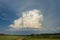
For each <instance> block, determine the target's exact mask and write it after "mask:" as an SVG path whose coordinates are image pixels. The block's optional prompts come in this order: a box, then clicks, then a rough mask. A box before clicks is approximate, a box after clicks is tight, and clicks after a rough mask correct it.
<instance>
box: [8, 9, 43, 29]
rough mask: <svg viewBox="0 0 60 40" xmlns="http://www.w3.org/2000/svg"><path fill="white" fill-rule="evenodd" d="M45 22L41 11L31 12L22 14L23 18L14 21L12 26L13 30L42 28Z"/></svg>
mask: <svg viewBox="0 0 60 40" xmlns="http://www.w3.org/2000/svg"><path fill="white" fill-rule="evenodd" d="M42 21H43V15H42V13H41V11H40V10H36V9H34V10H30V11H26V12H23V13H22V17H20V18H18V19H16V20H14V22H13V24H10V25H9V27H10V28H11V29H17V30H18V29H21V28H41V27H42V26H41V25H42V24H41V22H42Z"/></svg>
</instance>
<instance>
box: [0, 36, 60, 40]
mask: <svg viewBox="0 0 60 40" xmlns="http://www.w3.org/2000/svg"><path fill="white" fill-rule="evenodd" d="M0 40H60V39H56V38H40V37H39V38H37V37H32V36H0Z"/></svg>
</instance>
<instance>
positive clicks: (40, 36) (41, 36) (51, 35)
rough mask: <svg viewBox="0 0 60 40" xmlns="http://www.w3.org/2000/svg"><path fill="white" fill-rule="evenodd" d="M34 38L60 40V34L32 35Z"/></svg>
mask: <svg viewBox="0 0 60 40" xmlns="http://www.w3.org/2000/svg"><path fill="white" fill-rule="evenodd" d="M30 36H31V37H32V38H54V39H55V38H56V39H60V33H48V34H31V35H30Z"/></svg>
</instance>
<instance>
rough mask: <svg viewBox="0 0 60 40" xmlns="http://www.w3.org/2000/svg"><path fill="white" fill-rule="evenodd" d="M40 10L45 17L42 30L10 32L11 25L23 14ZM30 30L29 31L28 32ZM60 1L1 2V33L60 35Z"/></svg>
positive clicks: (23, 0) (15, 0) (24, 0)
mask: <svg viewBox="0 0 60 40" xmlns="http://www.w3.org/2000/svg"><path fill="white" fill-rule="evenodd" d="M34 9H36V10H40V11H41V13H42V15H43V21H42V28H41V29H39V30H38V29H33V28H23V29H24V30H22V29H21V28H20V30H17V29H16V30H15V31H11V30H9V29H10V27H9V25H11V24H13V23H14V21H15V20H17V19H19V18H21V17H22V12H25V11H29V10H34ZM27 30H28V31H27ZM59 30H60V0H0V33H7V34H31V33H58V32H59V33H60V31H59Z"/></svg>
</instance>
